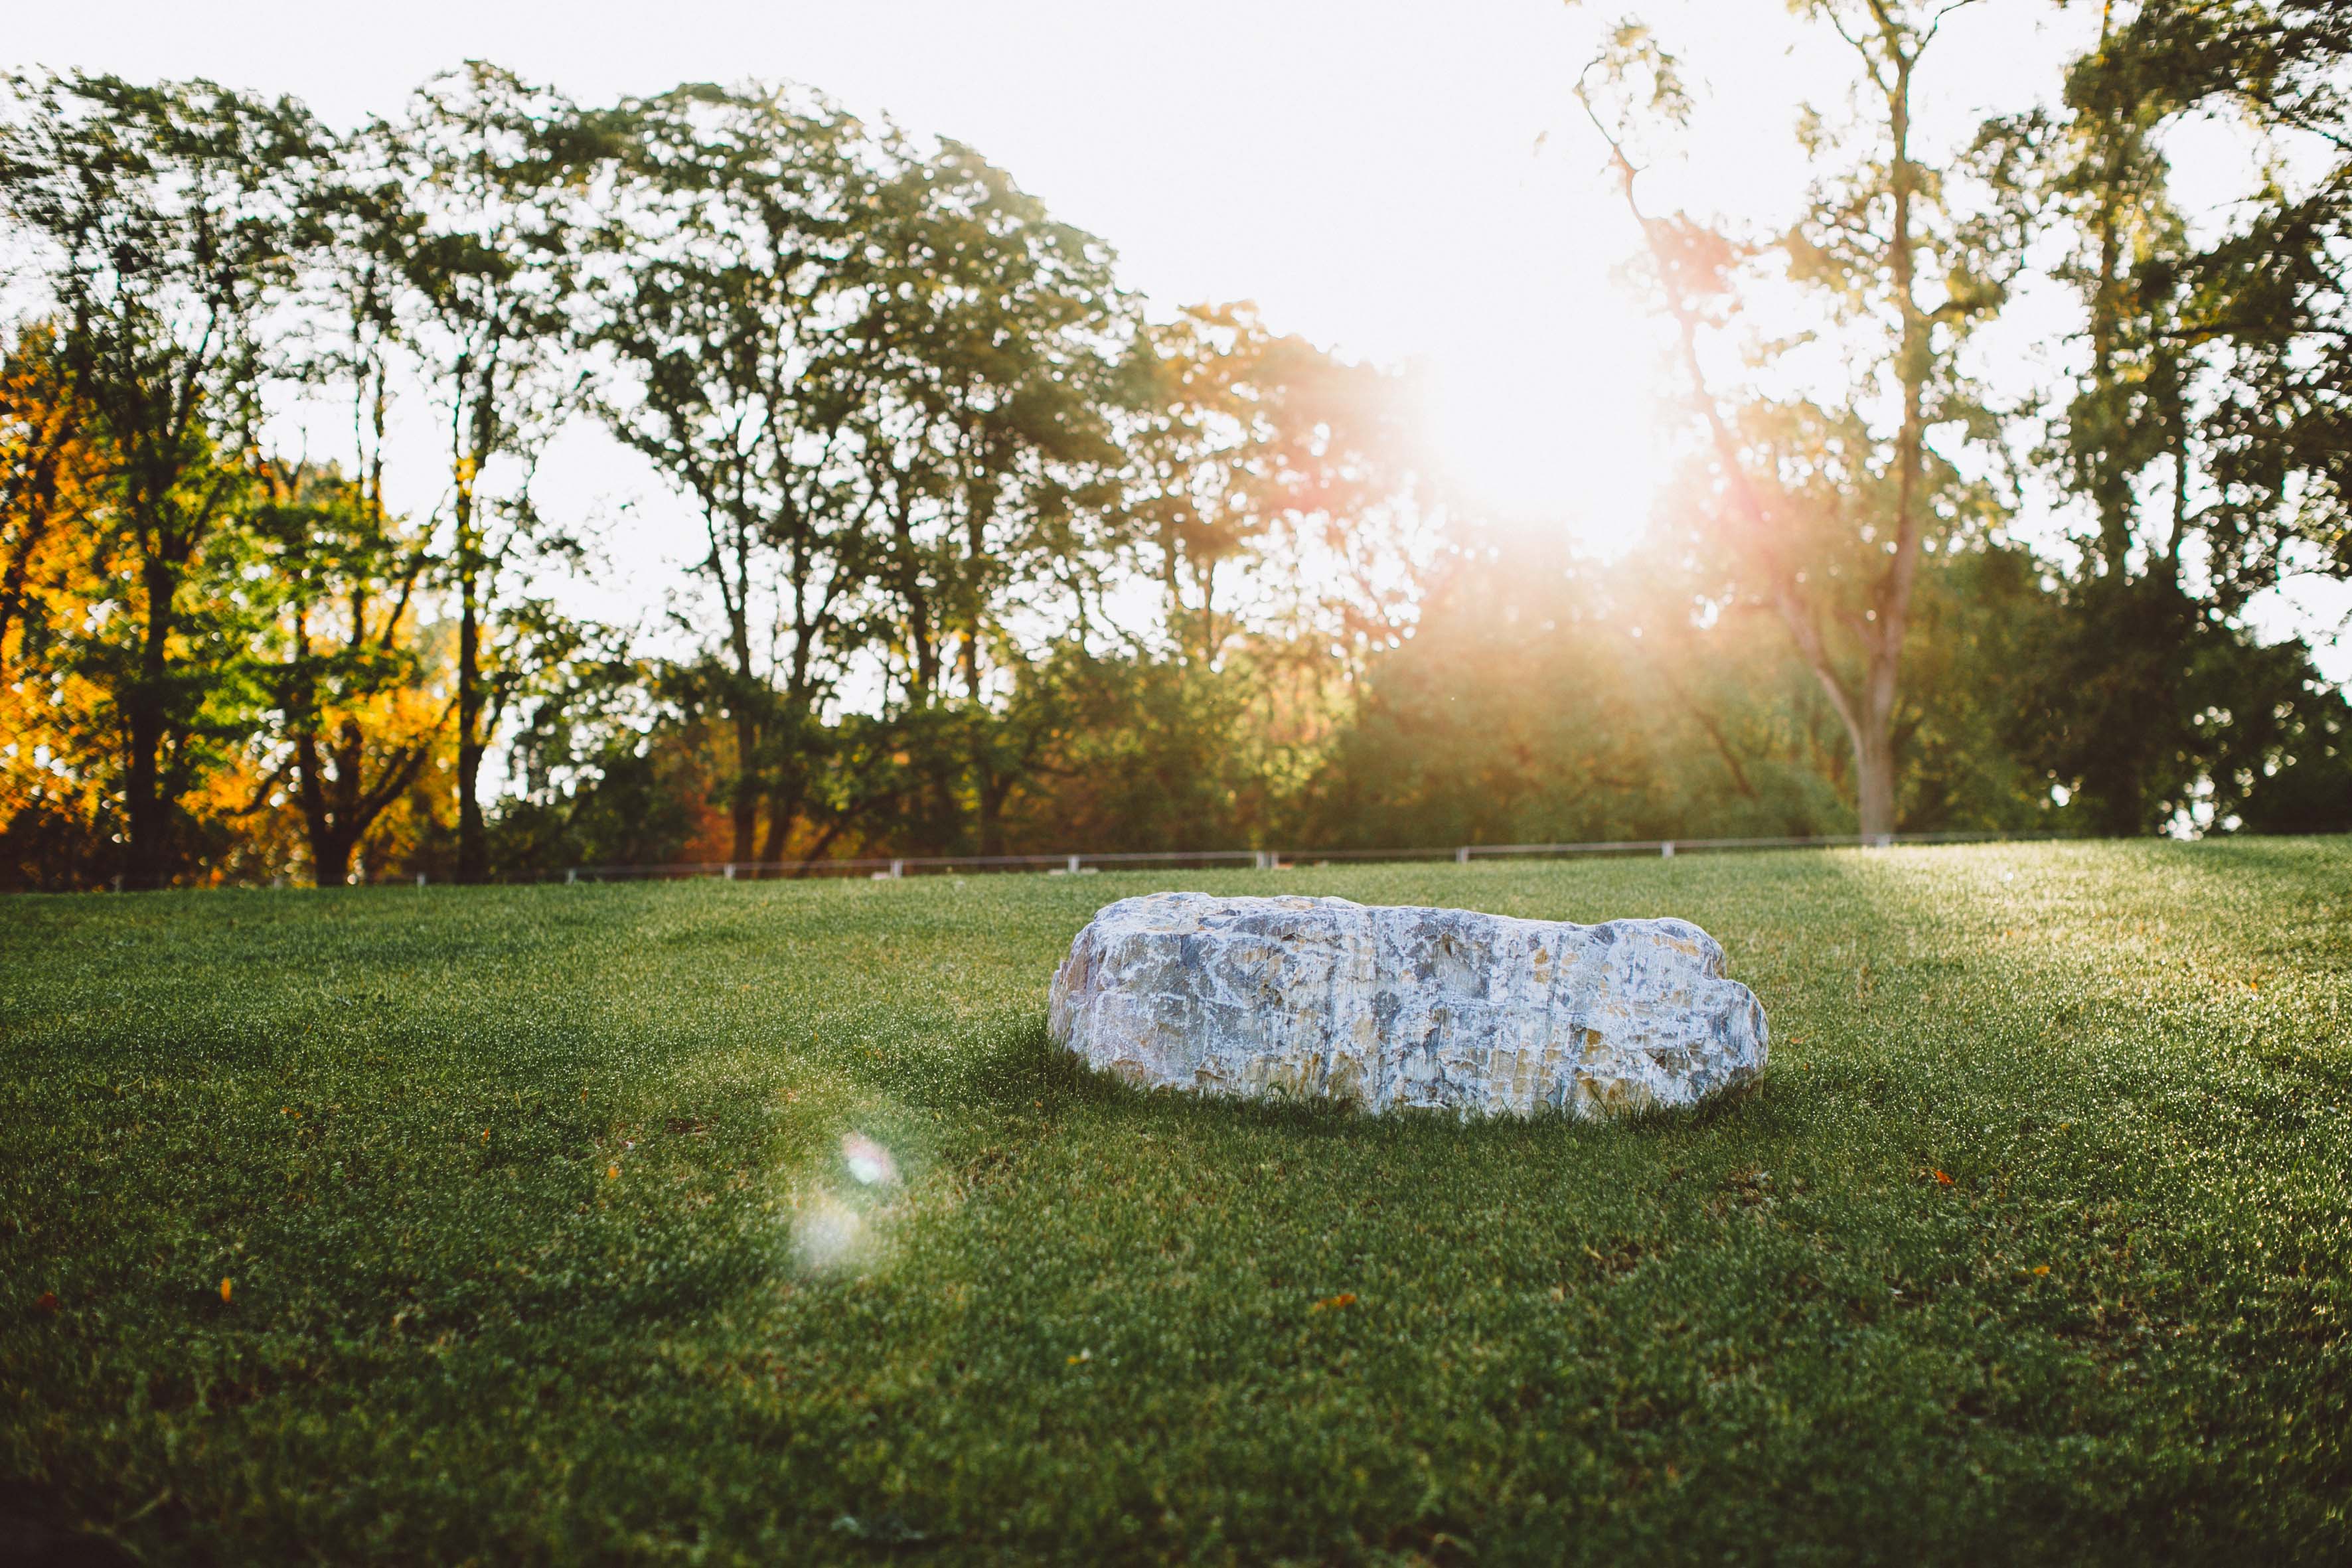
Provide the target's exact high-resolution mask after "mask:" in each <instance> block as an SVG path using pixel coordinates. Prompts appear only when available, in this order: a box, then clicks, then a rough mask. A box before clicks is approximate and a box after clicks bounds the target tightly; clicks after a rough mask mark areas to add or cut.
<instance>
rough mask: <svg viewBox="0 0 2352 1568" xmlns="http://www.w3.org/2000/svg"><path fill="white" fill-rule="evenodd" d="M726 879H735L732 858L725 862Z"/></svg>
mask: <svg viewBox="0 0 2352 1568" xmlns="http://www.w3.org/2000/svg"><path fill="white" fill-rule="evenodd" d="M727 879H728V880H729V881H730V882H731V881H733V880H734V879H735V862H734V861H732V860H730V861H728V862H727Z"/></svg>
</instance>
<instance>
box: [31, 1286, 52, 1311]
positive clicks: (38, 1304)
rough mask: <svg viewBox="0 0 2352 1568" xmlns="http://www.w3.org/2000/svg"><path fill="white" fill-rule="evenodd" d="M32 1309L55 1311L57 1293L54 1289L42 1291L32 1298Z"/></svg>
mask: <svg viewBox="0 0 2352 1568" xmlns="http://www.w3.org/2000/svg"><path fill="white" fill-rule="evenodd" d="M33 1310H35V1311H37V1312H55V1311H56V1310H58V1293H57V1292H56V1291H55V1290H44V1291H42V1292H41V1293H40V1294H39V1295H38V1296H36V1297H34V1298H33Z"/></svg>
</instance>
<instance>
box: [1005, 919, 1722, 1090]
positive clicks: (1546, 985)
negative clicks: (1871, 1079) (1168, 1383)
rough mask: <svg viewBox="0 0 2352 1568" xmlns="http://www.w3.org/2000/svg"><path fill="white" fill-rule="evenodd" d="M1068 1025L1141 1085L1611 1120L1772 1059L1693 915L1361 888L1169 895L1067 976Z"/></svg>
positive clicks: (1089, 951) (1089, 947)
mask: <svg viewBox="0 0 2352 1568" xmlns="http://www.w3.org/2000/svg"><path fill="white" fill-rule="evenodd" d="M1049 1019H1050V1027H1051V1029H1052V1031H1053V1036H1054V1038H1055V1040H1056V1041H1057V1042H1059V1043H1061V1044H1062V1045H1065V1046H1066V1047H1069V1048H1070V1049H1071V1050H1074V1051H1076V1052H1077V1053H1078V1055H1080V1056H1082V1057H1084V1058H1086V1059H1087V1061H1088V1062H1090V1063H1092V1064H1093V1065H1094V1066H1095V1067H1097V1068H1103V1069H1105V1070H1108V1071H1110V1072H1115V1073H1118V1075H1120V1076H1121V1077H1123V1078H1126V1079H1129V1081H1131V1082H1135V1083H1139V1084H1144V1085H1166V1086H1169V1087H1172V1088H1178V1089H1198V1090H1202V1091H1203V1092H1207V1093H1212V1094H1237V1095H1291V1096H1325V1097H1328V1098H1330V1099H1334V1100H1349V1101H1352V1102H1354V1103H1355V1104H1357V1105H1360V1106H1361V1107H1363V1108H1364V1109H1365V1110H1376V1111H1377V1110H1390V1109H1391V1108H1392V1107H1396V1106H1431V1107H1442V1108H1444V1109H1448V1110H1455V1111H1458V1112H1463V1113H1465V1114H1468V1113H1485V1114H1507V1115H1516V1116H1525V1115H1528V1114H1529V1113H1530V1112H1532V1111H1534V1110H1537V1109H1538V1107H1543V1106H1552V1107H1557V1108H1559V1109H1560V1110H1566V1111H1569V1112H1570V1113H1572V1114H1574V1115H1578V1116H1586V1117H1592V1116H1601V1115H1606V1114H1609V1113H1611V1112H1615V1111H1622V1110H1637V1109H1640V1108H1642V1107H1645V1106H1671V1105H1691V1104H1696V1102H1697V1101H1699V1100H1704V1099H1706V1097H1707V1096H1709V1095H1711V1094H1717V1093H1720V1092H1722V1091H1723V1090H1725V1089H1733V1088H1736V1087H1738V1085H1740V1084H1743V1083H1746V1082H1748V1080H1749V1079H1753V1078H1755V1077H1756V1075H1757V1074H1758V1073H1759V1072H1761V1071H1763V1069H1764V1055H1765V1028H1764V1009H1763V1008H1762V1007H1761V1006H1759V1005H1758V1004H1757V1001H1756V997H1755V994H1753V993H1752V992H1750V991H1749V990H1748V987H1746V986H1745V985H1742V984H1738V982H1737V981H1733V980H1727V979H1725V978H1724V976H1723V949H1722V948H1721V947H1720V946H1718V945H1717V942H1716V941H1715V939H1714V938H1713V937H1711V936H1709V935H1707V934H1706V932H1705V931H1701V930H1699V929H1698V927H1696V926H1695V925H1692V924H1690V923H1689V922H1688V921H1676V920H1646V921H1609V922H1608V923H1607V924H1605V925H1594V926H1580V925H1569V924H1566V923H1564V922H1560V921H1522V920H1512V919H1509V918H1507V917H1506V916H1502V915H1485V914H1477V913H1475V912H1473V911H1471V910H1424V909H1390V908H1368V907H1366V906H1365V905H1362V904H1356V903H1350V902H1349V901H1348V900H1345V899H1307V898H1279V899H1217V898H1212V897H1210V896H1209V895H1208V894H1206V893H1153V894H1150V896H1148V897H1145V898H1139V899H1122V900H1119V901H1118V903H1115V904H1112V905H1111V906H1109V907H1108V909H1105V910H1102V911H1100V912H1099V913H1097V915H1096V916H1095V918H1094V920H1093V921H1091V922H1090V923H1089V924H1088V925H1087V928H1086V929H1085V930H1084V931H1080V932H1079V933H1078V936H1077V940H1076V942H1072V943H1071V944H1070V956H1069V957H1068V958H1066V959H1065V960H1064V961H1063V963H1062V966H1061V968H1060V969H1059V970H1057V971H1056V972H1055V975H1054V990H1053V1000H1052V1005H1051V1011H1050V1014H1049Z"/></svg>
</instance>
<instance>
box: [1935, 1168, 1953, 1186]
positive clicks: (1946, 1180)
mask: <svg viewBox="0 0 2352 1568" xmlns="http://www.w3.org/2000/svg"><path fill="white" fill-rule="evenodd" d="M1936 1184H1937V1186H1939V1187H1948V1186H1950V1185H1951V1184H1952V1178H1951V1177H1949V1176H1948V1175H1946V1174H1944V1173H1943V1172H1941V1171H1938V1172H1937V1173H1936Z"/></svg>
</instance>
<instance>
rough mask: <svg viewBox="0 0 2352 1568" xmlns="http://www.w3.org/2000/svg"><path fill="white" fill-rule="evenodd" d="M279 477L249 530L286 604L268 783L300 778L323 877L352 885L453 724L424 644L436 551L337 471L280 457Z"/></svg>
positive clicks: (270, 643) (278, 617) (327, 882)
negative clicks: (427, 588) (433, 686)
mask: <svg viewBox="0 0 2352 1568" xmlns="http://www.w3.org/2000/svg"><path fill="white" fill-rule="evenodd" d="M267 479H268V492H267V497H266V499H265V500H262V501H261V502H260V503H259V504H258V505H257V506H256V507H255V508H254V509H253V514H252V516H251V518H250V520H249V522H248V525H247V527H248V531H249V533H250V535H251V538H252V545H251V548H252V549H253V551H254V554H255V557H256V563H257V565H259V566H260V567H262V568H263V574H262V576H261V578H260V582H261V584H264V585H265V587H264V589H263V592H265V593H266V594H267V595H268V605H269V608H270V610H271V611H272V612H273V613H272V616H271V619H270V624H269V626H268V629H267V630H266V631H265V632H264V633H263V634H262V637H261V638H260V646H259V647H258V649H257V652H258V655H259V657H260V658H262V660H263V661H264V662H263V666H262V669H261V671H260V679H261V680H262V682H263V684H264V688H265V689H266V690H267V691H268V694H269V701H270V705H271V708H272V710H273V711H274V713H275V715H276V723H275V725H274V730H275V733H274V734H272V735H270V736H269V737H268V739H269V741H270V742H271V746H270V750H271V751H272V752H274V753H275V765H274V766H273V767H271V769H270V771H269V773H268V777H267V778H266V779H265V781H264V784H263V785H262V788H263V790H265V791H266V790H268V789H271V788H274V787H275V786H276V785H277V784H279V783H280V782H283V783H284V784H286V785H287V787H288V791H289V794H290V795H291V796H292V799H293V802H294V805H295V806H296V808H297V809H298V810H299V812H300V814H301V818H302V827H303V834H304V839H305V843H306V844H307V846H308V847H309V850H310V876H311V879H312V880H313V881H315V882H316V883H317V884H318V885H319V886H320V887H331V886H334V885H337V884H340V883H342V882H345V881H348V880H349V879H350V878H351V874H352V854H353V852H354V851H355V850H357V849H358V847H359V846H360V844H361V842H362V840H363V839H364V838H365V837H367V835H368V833H369V830H370V829H371V828H373V826H374V825H375V823H376V820H377V818H379V817H380V816H383V813H384V812H385V811H386V810H387V809H389V808H390V807H391V806H392V805H394V803H395V802H397V801H398V800H399V799H400V798H401V797H402V796H403V795H405V794H406V793H407V792H408V790H409V788H410V786H411V785H413V784H415V782H416V779H417V777H418V775H419V774H420V773H422V772H423V771H424V769H425V765H426V764H427V763H429V762H430V761H431V760H432V759H433V756H434V753H435V751H436V747H437V745H438V743H439V740H440V735H441V731H443V729H444V728H445V727H446V721H447V718H448V710H449V704H448V702H447V701H446V700H443V699H441V698H439V697H436V695H435V694H434V693H432V692H430V691H428V690H427V689H425V684H424V679H423V676H424V673H425V672H424V660H423V657H422V652H421V649H420V647H419V646H418V643H417V638H416V629H417V628H416V625H415V600H416V589H417V584H418V580H419V579H420V578H421V577H422V576H423V574H424V573H425V567H426V565H427V559H426V556H425V551H424V550H423V548H422V547H421V545H420V543H419V542H417V541H415V540H413V539H408V538H405V537H404V536H403V534H402V532H401V531H399V530H398V529H396V528H394V527H393V526H392V525H391V524H389V523H388V522H387V521H386V520H385V519H384V517H383V511H382V508H381V505H380V502H379V501H378V500H377V499H376V498H375V497H373V496H372V495H370V493H369V492H368V490H367V489H366V488H365V487H363V486H361V485H357V484H353V483H352V482H351V481H349V480H346V479H343V478H342V477H341V475H340V474H338V473H336V472H334V471H332V470H331V469H330V470H323V471H322V470H317V469H310V468H299V467H288V466H284V465H276V464H273V465H271V466H270V467H269V468H268V471H267Z"/></svg>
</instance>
